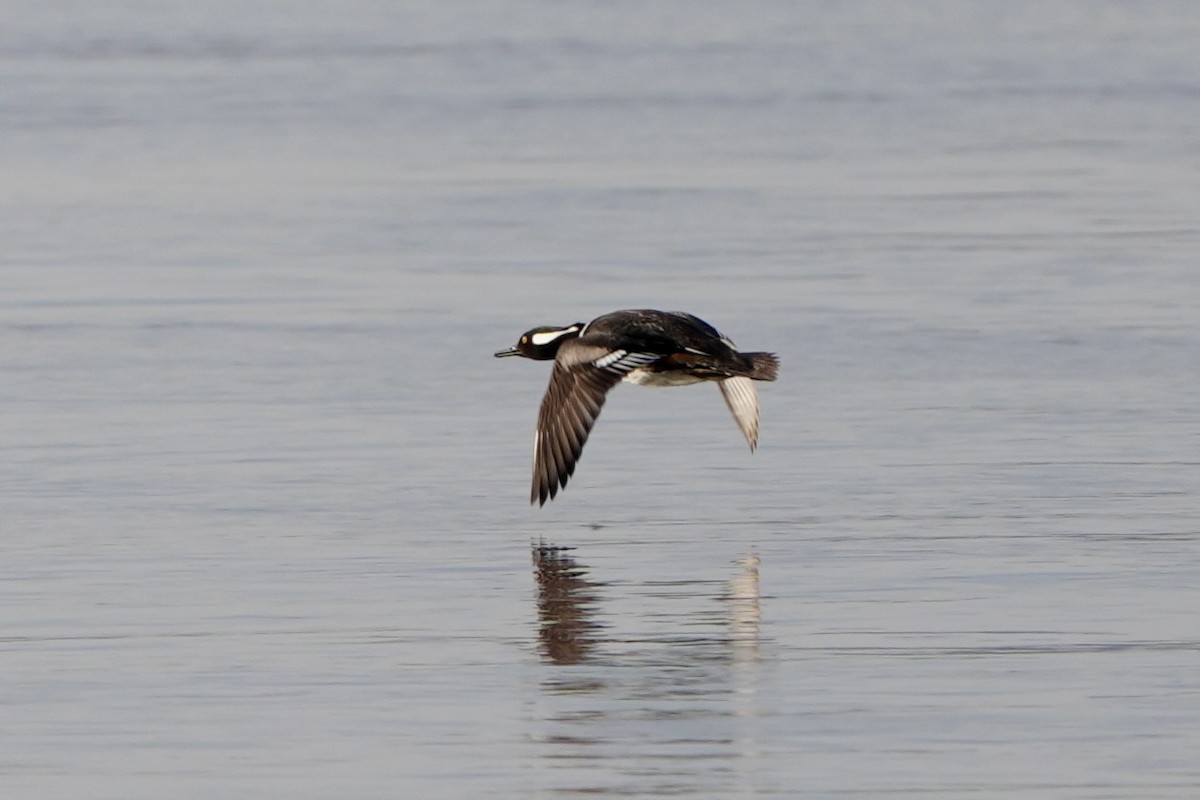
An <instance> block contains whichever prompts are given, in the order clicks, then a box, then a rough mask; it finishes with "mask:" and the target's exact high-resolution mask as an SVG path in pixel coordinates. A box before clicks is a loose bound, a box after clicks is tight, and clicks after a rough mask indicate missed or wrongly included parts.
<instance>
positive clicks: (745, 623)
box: [721, 553, 762, 660]
mask: <svg viewBox="0 0 1200 800" xmlns="http://www.w3.org/2000/svg"><path fill="white" fill-rule="evenodd" d="M733 563H735V564H738V565H739V566H740V567H741V568H742V569H741V572H739V573H738V574H736V575H734V577H733V578H731V579H730V581H729V584H728V589H727V593H726V594H725V596H724V597H722V598H721V599H722V600H724V601H725V602H726V603H728V604H729V644H730V646H731V647H732V648H733V656H734V658H735V659H736V660H747V659H750V658H753V657H755V656H756V655H757V654H758V639H759V633H758V626H759V623H760V622H761V621H762V608H761V607H760V606H759V604H758V596H759V588H758V565H759V564H761V563H762V559H760V558H759V557H758V556H757V555H754V554H753V553H752V554H750V555H748V556H746V557H744V558H739V559H738V560H737V561H735V562H733Z"/></svg>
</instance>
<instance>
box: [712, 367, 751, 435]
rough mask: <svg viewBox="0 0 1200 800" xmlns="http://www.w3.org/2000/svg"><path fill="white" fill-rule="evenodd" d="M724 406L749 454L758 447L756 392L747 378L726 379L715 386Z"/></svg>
mask: <svg viewBox="0 0 1200 800" xmlns="http://www.w3.org/2000/svg"><path fill="white" fill-rule="evenodd" d="M717 386H718V388H720V390H721V396H722V397H724V398H725V405H727V406H729V410H730V412H732V414H733V419H734V421H735V422H737V424H738V427H739V428H741V429H742V435H743V436H745V437H746V441H747V442H749V443H750V452H752V453H753V452H754V448H756V447H758V390H757V389H755V388H754V381H752V380H750V379H749V378H741V377H738V378H726V379H725V380H723V381H721V382H719V383H718V384H717Z"/></svg>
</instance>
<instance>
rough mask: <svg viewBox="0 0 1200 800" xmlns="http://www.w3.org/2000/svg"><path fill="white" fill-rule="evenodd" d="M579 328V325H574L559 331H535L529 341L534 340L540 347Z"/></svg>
mask: <svg viewBox="0 0 1200 800" xmlns="http://www.w3.org/2000/svg"><path fill="white" fill-rule="evenodd" d="M577 330H579V326H577V325H572V326H571V327H569V328H563V329H562V330H557V331H540V332H539V333H535V334H533V335H532V336H530V337H529V341H531V342H533V343H534V344H535V345H537V346H538V347H542V346H543V345H547V344H550V343H551V342H553V341H554V340H555V339H557V338H559V337H560V336H566V335H567V334H571V333H574V332H575V331H577Z"/></svg>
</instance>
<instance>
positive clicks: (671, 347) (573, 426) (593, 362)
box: [496, 309, 779, 504]
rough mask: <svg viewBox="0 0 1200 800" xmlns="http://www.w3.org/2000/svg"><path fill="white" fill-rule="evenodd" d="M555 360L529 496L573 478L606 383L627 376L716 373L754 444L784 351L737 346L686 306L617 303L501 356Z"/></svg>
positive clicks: (543, 331) (642, 380)
mask: <svg viewBox="0 0 1200 800" xmlns="http://www.w3.org/2000/svg"><path fill="white" fill-rule="evenodd" d="M503 356H523V357H525V358H532V359H535V360H539V361H549V360H551V359H553V360H554V370H553V372H552V373H551V375H550V386H549V387H548V388H547V389H546V395H545V397H544V398H543V399H542V405H541V409H540V411H539V412H538V423H537V433H536V435H535V437H534V451H533V490H532V493H531V496H530V502H536V503H539V504H545V502H546V501H547V500H550V499H553V498H554V496H555V495H556V494H557V493H558V490H559V489H560V488H562V487H565V486H566V485H567V480H568V479H569V478H570V477H571V475H572V474H573V473H574V471H575V464H576V462H578V460H579V456H580V453H582V452H583V445H584V443H585V442H586V441H587V437H588V434H589V433H590V432H591V430H592V426H593V425H594V424H595V422H596V418H597V417H598V416H599V415H600V409H601V407H602V406H603V405H604V399H605V396H606V395H607V394H608V391H609V390H610V389H611V388H612V387H614V386H616V385H617V384H618V383H620V382H621V381H622V380H625V381H629V382H631V383H636V384H641V385H643V386H685V385H687V384H691V383H699V382H701V381H716V382H717V386H718V387H719V388H720V390H721V395H722V396H723V397H724V398H725V403H726V405H727V406H729V410H730V411H731V412H732V413H733V418H734V420H735V421H736V422H737V424H738V427H739V428H740V429H741V431H742V434H743V435H744V436H745V437H746V441H747V442H749V443H750V449H751V450H754V448H755V447H757V445H758V392H757V391H756V390H755V388H754V383H753V381H756V380H759V381H773V380H775V377H776V375H777V374H778V372H779V359H778V358H776V357H775V356H774V355H773V354H771V353H739V352H738V351H737V349H736V348H735V347H734V345H733V342H731V341H730V340H729V339H728V338H726V337H725V336H722V335H721V334H720V333H719V332H718V331H717V330H716V329H715V328H714V327H713V326H711V325H709V324H708V323H707V322H705V321H704V320H702V319H700V318H699V317H696V316H693V315H691V314H686V313H684V312H681V311H653V310H649V309H635V310H628V311H614V312H613V313H611V314H605V315H603V316H600V317H596V319H594V320H592V321H591V322H589V323H587V324H586V325H584V324H583V323H580V322H577V323H575V324H573V325H568V326H566V327H548V326H547V327H540V328H534V329H532V330H530V331H527V332H526V333H524V334H523V335H522V336H521V338H520V339H519V340H518V341H517V343H516V344H515V345H514V346H512V347H510V348H508V349H507V350H501V351H500V352H499V353H496V357H497V358H500V357H503Z"/></svg>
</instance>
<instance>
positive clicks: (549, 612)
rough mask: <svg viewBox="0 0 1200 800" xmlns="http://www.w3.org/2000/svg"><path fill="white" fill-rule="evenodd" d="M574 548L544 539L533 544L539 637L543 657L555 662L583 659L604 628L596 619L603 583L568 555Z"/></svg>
mask: <svg viewBox="0 0 1200 800" xmlns="http://www.w3.org/2000/svg"><path fill="white" fill-rule="evenodd" d="M573 549H574V548H571V547H555V546H554V545H549V544H546V543H545V542H538V543H537V544H535V545H533V570H534V575H535V577H536V578H537V610H538V639H539V640H540V644H541V651H542V656H543V657H544V658H545V659H546V660H547V661H549V662H551V663H554V664H578V663H580V662H582V661H584V660H585V659H586V658H587V657H588V654H589V653H590V652H591V650H592V648H593V647H594V646H595V644H596V633H597V631H598V630H599V628H600V627H601V625H600V623H598V622H596V621H595V619H594V618H593V617H594V606H595V604H596V602H597V600H598V594H597V592H596V587H598V586H599V585H600V584H598V583H595V582H593V581H589V580H588V579H587V578H585V577H584V576H585V575H586V574H587V570H586V569H584V568H583V567H581V566H580V565H579V564H578V562H576V561H575V559H574V558H573V557H572V556H570V555H568V552H567V551H569V550H573Z"/></svg>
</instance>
